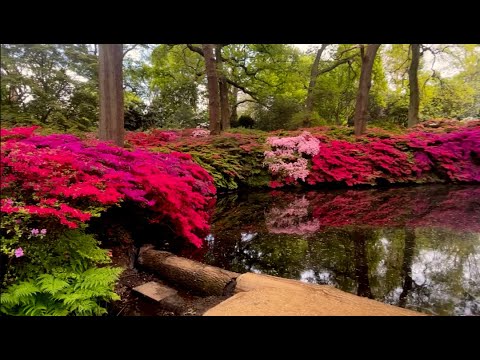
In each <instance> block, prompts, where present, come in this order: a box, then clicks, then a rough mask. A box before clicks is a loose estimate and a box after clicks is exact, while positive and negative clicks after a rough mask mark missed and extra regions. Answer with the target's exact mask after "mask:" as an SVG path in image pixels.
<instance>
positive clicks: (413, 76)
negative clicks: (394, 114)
mask: <svg viewBox="0 0 480 360" xmlns="http://www.w3.org/2000/svg"><path fill="white" fill-rule="evenodd" d="M410 49H411V50H412V61H411V62H410V68H409V69H408V82H409V88H410V104H409V106H408V127H412V126H414V125H416V124H418V112H419V109H420V92H419V89H418V64H419V62H420V44H411V45H410Z"/></svg>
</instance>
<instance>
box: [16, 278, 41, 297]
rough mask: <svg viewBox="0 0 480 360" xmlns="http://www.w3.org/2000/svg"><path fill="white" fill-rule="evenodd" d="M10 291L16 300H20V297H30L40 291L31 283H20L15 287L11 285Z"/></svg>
mask: <svg viewBox="0 0 480 360" xmlns="http://www.w3.org/2000/svg"><path fill="white" fill-rule="evenodd" d="M11 291H12V294H13V296H15V297H16V298H21V297H27V296H32V295H34V294H36V293H38V292H40V289H39V288H38V286H36V285H35V284H34V283H33V282H30V281H22V282H21V283H19V284H17V285H12V287H11Z"/></svg>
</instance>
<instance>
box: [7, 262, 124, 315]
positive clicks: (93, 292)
mask: <svg viewBox="0 0 480 360" xmlns="http://www.w3.org/2000/svg"><path fill="white" fill-rule="evenodd" d="M121 271H122V269H120V268H107V267H105V268H89V269H87V270H85V271H83V272H74V271H67V270H65V269H64V268H55V269H52V272H51V273H49V274H42V275H39V276H37V277H36V278H35V279H29V280H25V281H21V282H19V283H16V284H14V285H11V286H9V287H8V288H7V289H6V290H5V291H4V292H3V293H2V296H1V298H0V311H1V312H2V313H5V314H8V315H20V316H25V315H26V316H66V315H78V316H91V315H97V316H99V315H103V314H105V313H106V312H107V311H106V309H105V308H104V307H102V306H101V305H100V303H101V302H105V301H114V300H119V299H120V297H119V296H118V295H117V294H116V293H115V292H114V291H113V286H114V284H115V282H116V280H117V279H118V276H119V275H120V272H121Z"/></svg>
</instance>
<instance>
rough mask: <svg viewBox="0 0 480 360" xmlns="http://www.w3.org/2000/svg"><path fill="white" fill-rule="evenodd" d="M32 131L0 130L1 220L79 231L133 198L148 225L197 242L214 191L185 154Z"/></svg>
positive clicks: (207, 177) (203, 231)
mask: <svg viewBox="0 0 480 360" xmlns="http://www.w3.org/2000/svg"><path fill="white" fill-rule="evenodd" d="M34 130H35V129H34V128H14V129H2V130H1V139H2V147H1V164H0V166H1V167H0V173H1V175H2V182H1V188H0V189H1V192H2V195H1V200H0V201H1V202H0V211H1V212H2V213H3V215H7V216H9V215H15V214H27V215H28V216H30V217H33V218H35V219H37V221H38V223H39V224H42V228H44V229H45V233H46V232H47V231H48V232H50V229H52V230H53V229H55V228H56V227H58V225H63V226H65V227H67V228H72V229H73V228H77V227H78V226H79V225H80V224H81V223H85V222H87V221H88V220H89V219H90V218H91V217H92V216H98V215H99V214H100V213H101V212H103V211H105V210H106V209H107V208H108V207H111V206H113V205H119V204H121V203H122V202H124V201H130V202H133V203H136V204H138V206H140V207H145V208H148V209H150V210H151V211H152V214H153V215H152V218H151V219H150V220H151V222H167V223H168V224H169V225H170V226H171V227H172V228H173V229H174V230H175V232H176V234H177V235H178V236H179V237H182V238H184V239H186V240H188V241H189V242H191V243H192V244H194V245H196V246H200V245H201V243H202V238H203V236H204V235H205V234H206V233H207V232H208V229H209V224H208V222H209V216H210V215H209V209H210V207H211V205H212V199H213V198H214V196H215V192H216V189H215V187H214V186H213V179H212V177H211V176H210V175H209V174H208V173H207V172H206V171H205V170H203V169H202V168H201V167H199V166H198V165H196V164H195V163H194V162H193V161H192V160H191V156H190V155H188V154H182V153H170V154H162V153H150V152H147V151H143V150H135V151H128V150H125V149H123V148H119V147H116V146H112V145H109V144H107V143H103V142H99V141H96V140H85V141H82V140H80V139H79V138H77V137H75V136H73V135H65V134H62V135H59V134H54V135H48V136H35V134H34ZM36 230H37V231H38V229H36ZM42 231H43V230H42ZM35 235H37V234H35Z"/></svg>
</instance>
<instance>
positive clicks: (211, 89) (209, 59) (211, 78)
mask: <svg viewBox="0 0 480 360" xmlns="http://www.w3.org/2000/svg"><path fill="white" fill-rule="evenodd" d="M213 49H214V44H202V50H203V56H204V58H205V69H206V72H207V89H208V112H209V118H210V134H212V135H218V134H220V131H221V126H220V115H221V109H220V89H219V86H218V74H217V66H216V61H215V56H214V55H213Z"/></svg>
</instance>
